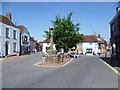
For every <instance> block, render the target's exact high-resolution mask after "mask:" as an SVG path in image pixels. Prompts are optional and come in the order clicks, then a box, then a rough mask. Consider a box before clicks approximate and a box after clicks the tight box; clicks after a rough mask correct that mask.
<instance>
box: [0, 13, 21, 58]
mask: <svg viewBox="0 0 120 90" xmlns="http://www.w3.org/2000/svg"><path fill="white" fill-rule="evenodd" d="M0 52H3V56H12V55H17V54H19V52H20V29H19V28H17V27H16V26H15V25H14V23H13V22H12V21H11V13H7V14H6V16H2V15H0Z"/></svg>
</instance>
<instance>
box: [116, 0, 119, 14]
mask: <svg viewBox="0 0 120 90" xmlns="http://www.w3.org/2000/svg"><path fill="white" fill-rule="evenodd" d="M119 11H120V1H119V2H118V7H117V8H116V12H117V13H118V12H119Z"/></svg>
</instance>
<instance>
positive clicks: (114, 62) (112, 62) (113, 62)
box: [100, 57, 120, 67]
mask: <svg viewBox="0 0 120 90" xmlns="http://www.w3.org/2000/svg"><path fill="white" fill-rule="evenodd" d="M100 59H102V60H103V61H105V62H106V63H108V64H109V65H111V66H112V67H120V64H119V63H120V62H119V60H117V59H111V57H100Z"/></svg>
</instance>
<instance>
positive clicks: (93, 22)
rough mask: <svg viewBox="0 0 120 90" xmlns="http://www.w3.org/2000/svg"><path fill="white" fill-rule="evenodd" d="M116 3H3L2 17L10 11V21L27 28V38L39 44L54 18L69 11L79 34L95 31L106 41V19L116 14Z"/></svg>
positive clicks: (108, 20) (107, 28) (108, 35)
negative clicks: (29, 36) (29, 34)
mask: <svg viewBox="0 0 120 90" xmlns="http://www.w3.org/2000/svg"><path fill="white" fill-rule="evenodd" d="M117 5H118V3H117V2H3V3H2V6H3V8H2V11H3V12H2V15H4V16H5V14H6V13H7V12H11V14H12V21H13V22H14V23H15V22H16V24H17V25H24V26H25V27H27V29H28V30H29V32H30V33H31V36H33V37H34V38H35V39H36V40H39V41H42V40H44V39H45V38H44V37H43V35H45V33H44V31H45V30H49V27H51V26H52V23H51V20H55V16H56V15H60V16H61V17H62V16H66V15H67V14H68V13H69V12H73V13H74V14H73V16H72V19H73V21H74V23H80V33H81V34H85V35H90V34H93V33H94V32H96V33H97V34H101V36H102V37H104V38H105V39H106V40H109V37H110V28H109V27H110V25H109V22H110V20H111V19H112V18H113V17H114V16H115V14H116V7H117Z"/></svg>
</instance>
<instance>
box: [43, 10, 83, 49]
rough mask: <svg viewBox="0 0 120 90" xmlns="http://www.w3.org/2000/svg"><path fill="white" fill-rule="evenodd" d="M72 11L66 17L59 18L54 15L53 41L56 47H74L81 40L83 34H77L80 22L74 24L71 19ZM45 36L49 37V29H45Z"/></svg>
mask: <svg viewBox="0 0 120 90" xmlns="http://www.w3.org/2000/svg"><path fill="white" fill-rule="evenodd" d="M72 15H73V13H72V12H70V13H69V14H68V15H67V17H63V18H61V17H60V16H56V17H55V20H53V21H51V22H52V24H53V28H54V31H53V41H54V43H55V44H56V45H57V47H61V48H64V49H68V48H72V47H75V46H76V44H77V43H78V42H80V40H83V37H82V36H83V35H82V34H79V29H80V28H79V26H80V24H79V23H77V24H74V23H73V20H71V17H72ZM45 33H46V36H47V38H49V37H50V33H49V31H45Z"/></svg>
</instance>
